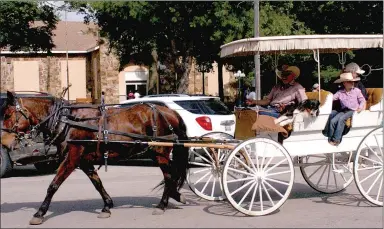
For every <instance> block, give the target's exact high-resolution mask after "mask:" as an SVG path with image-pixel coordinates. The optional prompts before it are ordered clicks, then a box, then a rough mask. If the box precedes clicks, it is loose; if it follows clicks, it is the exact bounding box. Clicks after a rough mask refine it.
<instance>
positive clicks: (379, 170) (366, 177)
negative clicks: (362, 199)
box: [360, 169, 382, 184]
mask: <svg viewBox="0 0 384 229" xmlns="http://www.w3.org/2000/svg"><path fill="white" fill-rule="evenodd" d="M381 171H382V169H379V170H376V171H375V172H373V173H372V174H371V175H369V176H367V177H366V178H364V179H362V180H361V181H360V184H361V183H363V182H364V181H366V180H368V179H369V178H371V177H372V176H374V175H375V174H376V173H378V172H381Z"/></svg>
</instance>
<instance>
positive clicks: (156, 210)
mask: <svg viewBox="0 0 384 229" xmlns="http://www.w3.org/2000/svg"><path fill="white" fill-rule="evenodd" d="M164 212H165V211H164V210H162V209H159V208H156V209H155V210H153V212H152V215H163V214H164Z"/></svg>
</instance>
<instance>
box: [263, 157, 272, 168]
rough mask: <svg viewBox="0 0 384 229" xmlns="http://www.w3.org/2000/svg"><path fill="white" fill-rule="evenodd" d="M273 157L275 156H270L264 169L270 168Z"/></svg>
mask: <svg viewBox="0 0 384 229" xmlns="http://www.w3.org/2000/svg"><path fill="white" fill-rule="evenodd" d="M272 159H273V157H270V158H269V160H268V162H267V164H265V166H264V167H263V168H262V169H263V171H264V170H265V169H266V168H268V165H269V164H270V163H271V161H272Z"/></svg>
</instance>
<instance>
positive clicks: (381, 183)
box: [376, 176, 383, 201]
mask: <svg viewBox="0 0 384 229" xmlns="http://www.w3.org/2000/svg"><path fill="white" fill-rule="evenodd" d="M382 186H383V176H381V181H380V186H379V191H378V192H377V195H376V201H378V200H379V196H380V194H381V187H382Z"/></svg>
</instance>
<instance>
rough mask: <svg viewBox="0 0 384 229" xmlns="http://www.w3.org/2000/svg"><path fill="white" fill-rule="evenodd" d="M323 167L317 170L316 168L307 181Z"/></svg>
mask: <svg viewBox="0 0 384 229" xmlns="http://www.w3.org/2000/svg"><path fill="white" fill-rule="evenodd" d="M323 166H324V165H322V166H320V167H319V168H317V169H316V170H315V172H313V173H312V174H311V175H310V176H309V177H308V179H311V177H312V176H313V175H315V173H317V171H319V170H320V169H321V168H322V167H323Z"/></svg>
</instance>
